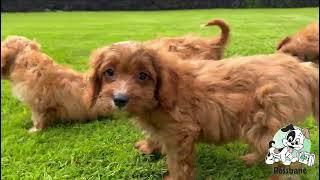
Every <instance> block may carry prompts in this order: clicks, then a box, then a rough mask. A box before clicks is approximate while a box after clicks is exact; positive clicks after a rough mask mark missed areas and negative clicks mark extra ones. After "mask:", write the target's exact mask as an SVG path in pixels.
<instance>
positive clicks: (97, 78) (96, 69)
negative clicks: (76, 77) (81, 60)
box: [89, 49, 104, 107]
mask: <svg viewBox="0 0 320 180" xmlns="http://www.w3.org/2000/svg"><path fill="white" fill-rule="evenodd" d="M103 57H104V56H103V49H97V50H95V51H94V52H93V53H92V54H91V58H90V59H91V60H90V63H91V68H92V73H91V75H90V76H89V83H90V88H89V97H90V107H93V106H94V105H95V103H96V101H97V99H98V96H99V93H100V91H101V87H102V77H101V73H100V67H101V64H102V60H103Z"/></svg>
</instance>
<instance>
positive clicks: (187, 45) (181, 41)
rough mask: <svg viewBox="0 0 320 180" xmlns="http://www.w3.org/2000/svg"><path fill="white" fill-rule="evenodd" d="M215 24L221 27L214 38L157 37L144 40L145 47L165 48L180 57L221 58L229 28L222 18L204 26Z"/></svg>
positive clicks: (228, 35)
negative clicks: (218, 33) (219, 32)
mask: <svg viewBox="0 0 320 180" xmlns="http://www.w3.org/2000/svg"><path fill="white" fill-rule="evenodd" d="M214 25H217V26H219V27H220V28H221V35H220V36H219V37H216V38H214V39H208V38H202V37H195V36H191V35H190V36H184V37H175V38H159V39H155V40H151V41H147V42H145V43H144V44H145V46H146V47H150V48H153V49H157V50H165V51H168V52H171V53H174V54H176V55H177V56H179V57H180V58H182V59H210V60H220V59H222V58H223V53H224V49H225V47H226V45H227V43H228V41H229V38H230V28H229V26H228V25H227V24H226V23H225V22H224V21H223V20H219V19H216V20H212V21H209V22H208V23H207V24H206V25H205V26H214Z"/></svg>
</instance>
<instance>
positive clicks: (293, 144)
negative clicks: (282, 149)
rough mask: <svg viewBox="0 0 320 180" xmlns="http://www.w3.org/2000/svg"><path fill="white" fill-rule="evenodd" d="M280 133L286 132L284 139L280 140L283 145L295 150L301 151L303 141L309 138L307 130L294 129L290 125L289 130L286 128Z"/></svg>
mask: <svg viewBox="0 0 320 180" xmlns="http://www.w3.org/2000/svg"><path fill="white" fill-rule="evenodd" d="M283 130H285V131H283ZM282 131H283V132H288V133H287V136H286V138H285V139H282V143H283V145H284V146H287V147H290V148H293V149H296V150H300V149H302V148H303V143H304V139H305V138H309V131H308V130H307V129H303V130H301V129H299V128H297V129H294V127H293V126H292V125H291V127H290V128H288V126H287V127H286V128H283V129H282Z"/></svg>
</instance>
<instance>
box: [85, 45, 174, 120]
mask: <svg viewBox="0 0 320 180" xmlns="http://www.w3.org/2000/svg"><path fill="white" fill-rule="evenodd" d="M91 61H92V68H93V73H92V77H91V87H92V88H91V90H92V92H91V97H92V101H91V106H93V105H94V104H95V101H96V100H97V98H99V97H100V98H106V97H108V98H112V99H113V103H114V107H115V108H117V109H123V110H125V111H127V112H129V113H133V114H143V113H145V112H148V111H150V110H152V109H153V108H155V107H156V106H158V105H160V106H162V107H164V108H171V107H172V106H173V104H174V99H175V95H176V94H175V89H174V86H175V82H174V79H175V78H174V77H172V76H174V75H173V74H174V73H173V72H172V71H170V70H169V69H167V68H166V67H164V66H162V65H161V62H160V56H159V55H158V54H157V53H156V52H155V51H154V50H151V49H147V48H145V47H143V46H142V45H141V44H138V43H127V44H123V43H122V44H114V45H112V46H110V47H105V48H100V49H98V50H96V51H95V52H94V53H93V55H92V60H91Z"/></svg>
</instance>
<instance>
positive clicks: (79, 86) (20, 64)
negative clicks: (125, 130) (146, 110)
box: [1, 36, 111, 132]
mask: <svg viewBox="0 0 320 180" xmlns="http://www.w3.org/2000/svg"><path fill="white" fill-rule="evenodd" d="M1 79H6V80H9V81H10V82H11V84H12V91H13V94H14V96H16V97H17V98H18V99H19V100H21V101H22V102H24V103H26V104H27V105H28V106H29V107H30V109H31V111H32V121H33V128H31V129H30V132H33V131H38V130H42V129H44V128H46V127H47V126H48V125H49V124H50V123H51V122H52V121H55V120H62V121H85V120H93V119H96V118H97V117H98V116H102V115H103V116H106V115H108V114H109V113H110V112H111V107H110V106H109V104H110V103H109V104H108V103H106V101H107V100H105V99H104V104H100V105H99V106H100V107H99V106H96V107H93V108H91V109H89V106H88V104H89V101H88V96H87V94H88V93H87V90H88V81H87V80H86V75H84V74H80V73H77V72H74V71H72V70H71V69H68V68H65V67H61V66H59V65H57V64H55V63H54V62H53V60H52V59H51V58H50V57H49V56H47V55H46V54H44V53H42V52H41V50H40V47H39V45H38V44H37V43H36V42H34V41H31V40H29V39H27V38H24V37H19V36H9V37H8V38H7V39H5V40H4V41H3V42H1Z"/></svg>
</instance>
